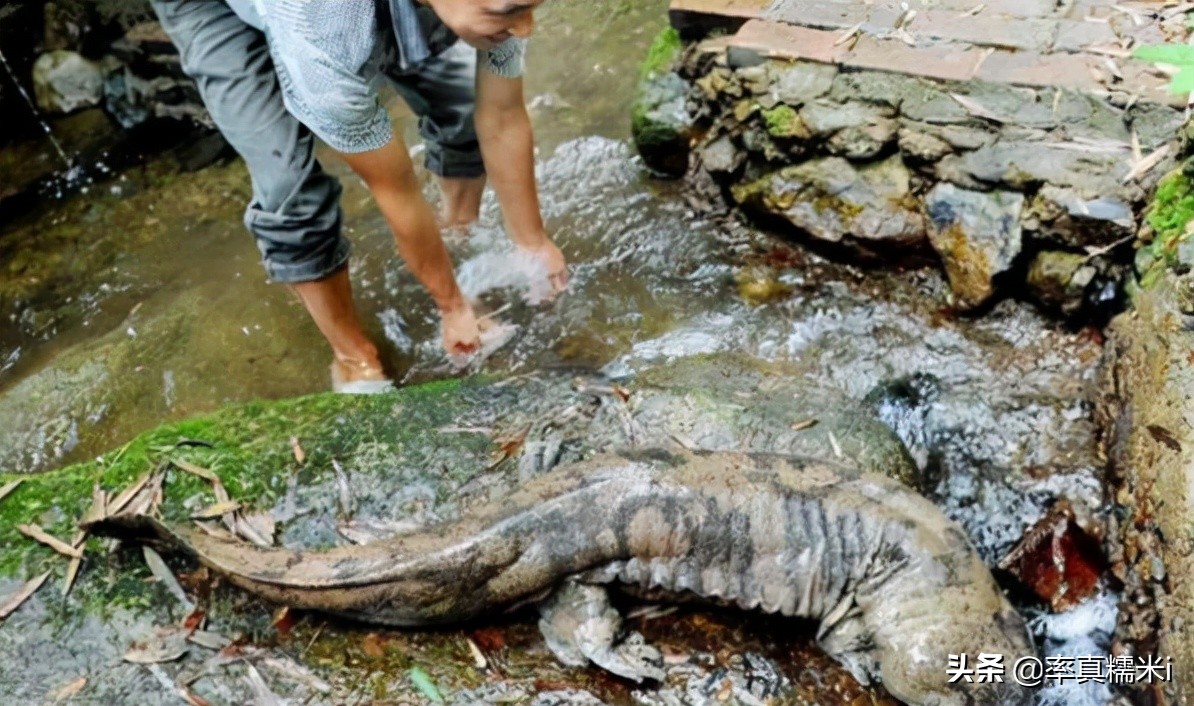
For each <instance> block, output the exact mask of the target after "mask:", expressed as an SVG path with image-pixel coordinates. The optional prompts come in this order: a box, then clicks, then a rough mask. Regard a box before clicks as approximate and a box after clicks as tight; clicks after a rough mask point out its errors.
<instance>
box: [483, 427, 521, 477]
mask: <svg viewBox="0 0 1194 706" xmlns="http://www.w3.org/2000/svg"><path fill="white" fill-rule="evenodd" d="M530 433H531V425H530V424H528V425H526V427H524V428H523V429H522V431H519V432H516V433H515V434H513V435H512V436H507V437H503V438H501V439H495V440H494V441H495V442H496V443H497V445H498V448H497V451H496V452H495V453H494V457H495V459H496V460H495V461H494V462H493V463H491V464H489V470H492V469H494V468H497V467H498V466H500V465H501V464H502V462H503V461H505V460H506V459H508V458H512V457H513V456H516V455H518V452H519V451H522V447H523V445H524V444H526V441H527V434H530Z"/></svg>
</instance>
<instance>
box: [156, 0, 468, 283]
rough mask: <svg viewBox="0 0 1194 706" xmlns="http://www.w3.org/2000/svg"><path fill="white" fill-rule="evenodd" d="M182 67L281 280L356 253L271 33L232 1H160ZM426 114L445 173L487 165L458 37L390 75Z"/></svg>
mask: <svg viewBox="0 0 1194 706" xmlns="http://www.w3.org/2000/svg"><path fill="white" fill-rule="evenodd" d="M152 4H153V7H154V10H155V12H156V13H157V15H158V18H159V19H160V20H161V23H162V28H163V29H164V30H165V31H166V33H167V34H169V35H170V38H171V39H172V40H173V41H174V43H175V45H176V46H177V47H178V50H179V53H180V55H181V58H182V67H183V70H184V71H185V72H186V73H187V75H189V76H191V77H192V78H193V79H194V80H195V83H196V84H197V86H198V89H199V93H200V95H201V96H202V97H203V102H204V105H206V106H207V110H208V112H209V113H211V117H212V120H213V121H214V122H215V124H216V127H218V128H219V130H220V132H221V133H223V135H224V137H225V138H226V139H227V140H228V142H229V143H230V144H231V145H232V146H233V148H235V149H236V151H237V152H238V153H239V154H240V155H241V157H243V158H244V160H245V162H246V164H247V165H248V167H249V175H250V177H251V179H252V182H253V200H252V202H251V203H250V204H249V206H248V208H247V209H246V211H245V226H246V227H247V228H248V229H249V231H250V232H251V233H252V234H253V237H254V238H255V239H256V241H257V246H258V249H260V251H261V259H262V263H263V264H264V265H265V270H266V272H267V273H268V275H269V277H270V279H272V280H273V281H275V282H291V283H293V282H309V281H313V280H318V279H323V278H325V277H327V276H329V275H331V274H332V273H334V272H336V271H337V270H338V269H340V268H341V267H343V266H344V264H345V263H346V262H347V261H348V253H349V243H348V241H347V239H345V238H344V236H343V234H342V233H341V222H342V219H343V214H342V212H341V209H340V193H341V186H340V183H339V181H338V180H337V179H336V178H335V177H334V176H332V175H330V174H328V173H327V172H325V171H324V170H323V168H322V167H321V166H320V164H319V162H318V160H316V159H315V154H314V147H315V144H314V143H315V140H314V137H313V136H312V134H311V131H310V130H308V129H307V128H306V127H305V126H304V125H302V123H300V122H299V121H298V120H297V119H295V118H294V116H292V115H291V114H290V113H289V112H287V110H286V107H285V105H284V104H283V102H282V92H281V89H280V88H279V85H278V78H277V74H276V73H275V72H274V66H273V62H272V61H271V59H270V55H269V48H268V46H267V44H266V39H265V35H264V34H263V33H262V32H261V31H259V30H257V29H256V28H254V27H253V26H252V25H250V24H248V23H246V22H245V21H244V20H242V19H241V18H240V17H239V16H237V14H236V13H235V12H234V11H233V10H232V8H231V7H229V6H228V4H227V3H226V2H224V0H152ZM387 77H388V78H389V79H390V80H392V81H393V83H394V86H395V88H396V89H397V90H398V92H399V94H400V95H401V96H402V97H403V99H404V100H405V101H406V102H407V104H409V105H410V107H411V110H413V111H414V112H415V114H416V115H418V116H419V132H420V134H421V135H422V137H423V140H424V144H425V146H426V165H427V169H428V170H430V171H431V172H433V173H435V174H438V175H439V176H443V177H456V178H467V177H477V176H481V175H482V174H484V173H485V168H484V164H483V163H482V161H481V150H480V147H479V146H478V144H477V136H476V130H475V128H474V126H473V115H474V110H475V89H474V86H475V77H476V52H475V51H473V50H472V49H471V48H469V47H468V46H466V45H464V44H462V43H458V44H456V45H455V46H453V47H452V48H450V49H448V50H446V51H444V52H443V53H441V54H439V55H438V56H436V57H433V58H432V59H430V60H429V61H427V62H425V63H424V64H422V65H421V66H420V67H419V69H418V70H417V71H416V72H414V73H410V74H388V75H387Z"/></svg>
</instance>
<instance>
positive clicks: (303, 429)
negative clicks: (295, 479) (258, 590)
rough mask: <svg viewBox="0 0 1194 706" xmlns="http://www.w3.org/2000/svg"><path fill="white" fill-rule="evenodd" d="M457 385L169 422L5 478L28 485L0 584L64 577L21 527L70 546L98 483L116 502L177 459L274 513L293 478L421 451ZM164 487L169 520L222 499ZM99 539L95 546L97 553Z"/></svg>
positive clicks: (184, 480) (16, 502) (10, 517)
mask: <svg viewBox="0 0 1194 706" xmlns="http://www.w3.org/2000/svg"><path fill="white" fill-rule="evenodd" d="M478 382H480V381H478ZM466 384H470V385H471V384H473V383H466ZM460 387H461V383H460V381H457V380H448V381H443V382H436V383H430V384H427V385H422V386H418V387H410V388H405V389H403V390H400V391H398V392H396V393H394V394H392V395H378V396H350V395H336V394H331V393H326V394H320V395H312V396H309V397H303V398H298V399H294V400H286V401H282V402H256V403H251V404H246V405H241V406H236V407H231V408H228V409H225V410H222V411H220V412H216V413H214V414H210V415H207V416H203V417H198V418H195V419H190V420H186V421H181V422H175V423H171V424H166V425H163V426H161V427H158V428H157V429H154V430H152V431H150V432H147V433H145V434H142V435H141V436H139V437H137V438H136V439H133V440H132V441H130V442H129V443H128V444H126V445H125V446H124V447H122V448H120V449H117V450H115V451H112V452H110V453H108V454H106V455H104V456H102V457H100V458H98V459H96V460H94V461H91V462H87V463H80V464H76V465H73V466H68V467H66V468H63V469H60V470H56V471H50V472H46V473H42V474H38V475H31V476H17V475H12V474H7V475H6V474H0V485H3V484H5V483H7V482H9V481H12V480H16V479H18V478H21V479H23V482H22V484H21V485H20V486H19V487H18V488H17V489H16V490H15V491H13V493H12V494H10V495H9V496H8V497H7V498H5V499H4V500H2V501H0V577H3V576H21V575H24V576H30V575H33V574H36V573H40V572H41V571H45V570H47V569H54V570H55V571H56V572H58V573H59V574H60V575H61V574H62V573H63V572H64V570H65V562H64V561H62V558H61V557H59V556H57V555H55V554H53V553H51V551H50V550H49V549H48V548H46V547H43V546H42V545H40V544H37V543H35V542H33V541H32V540H29V539H28V538H26V537H25V536H23V535H22V534H20V532H19V530H18V529H17V526H18V525H20V524H25V523H36V524H39V525H41V526H42V527H43V528H44V529H46V530H47V531H48V532H50V533H51V534H54V535H56V536H58V537H60V538H62V539H64V540H69V539H70V538H71V536H72V535H73V534H74V532H75V523H76V521H77V519H78V518H79V517H80V516H82V514H83V513H84V512H85V511H86V509H87V508H88V506H89V505H90V503H91V493H92V487H93V485H95V484H97V483H98V484H99V486H100V487H101V488H103V489H105V490H107V491H108V492H109V493H111V494H113V495H114V494H115V493H118V492H119V491H120V490H121V489H123V488H125V487H127V486H129V485H130V484H131V483H133V482H135V481H136V480H137V479H138V478H139V477H141V476H142V475H144V474H145V473H148V472H150V471H153V470H154V469H158V468H166V467H167V466H168V463H169V460H170V459H171V458H182V459H185V460H188V461H190V462H192V463H195V464H198V465H200V466H203V467H205V468H209V469H211V470H212V471H214V472H215V473H216V474H217V475H219V476H220V479H221V480H222V481H223V483H224V485H225V486H226V487H227V488H228V492H229V493H230V494H231V495H232V496H233V497H235V498H237V499H238V500H240V501H241V502H242V503H245V504H247V505H249V506H252V507H257V508H262V509H264V508H268V507H271V506H272V505H273V504H274V503H275V502H276V501H277V499H278V498H279V497H281V496H282V495H283V494H284V493H285V490H286V483H287V479H288V476H289V475H290V473H292V472H295V471H300V473H301V475H300V480H301V481H305V482H310V481H314V480H318V479H319V478H321V477H322V476H324V475H326V474H328V473H332V470H331V459H332V458H334V457H337V456H340V457H343V455H345V454H349V453H351V452H352V451H353V450H355V449H358V448H360V447H362V446H363V445H365V444H369V443H372V442H382V443H386V444H390V445H393V446H401V447H404V448H405V447H413V446H416V445H417V444H415V443H414V442H416V437H417V436H418V435H419V434H420V433H421V432H423V431H425V430H426V429H428V428H435V427H436V426H440V425H443V424H447V423H448V422H450V421H451V419H452V416H453V415H454V414H456V413H457V412H458V410H459V407H460V402H459V401H458V398H459V395H458V394H456V393H457V392H458V391H459V389H460ZM408 410H409V411H408ZM404 414H408V415H410V416H412V417H414V416H416V415H417V416H418V422H417V423H411V424H404V423H401V422H399V421H398V418H399V417H400V416H401V415H404ZM292 436H294V437H297V438H298V439H299V440H300V442H301V444H302V446H303V448H304V450H305V452H306V460H305V463H304V464H303V466H302V468H301V469H300V468H299V464H298V463H297V462H296V461H295V459H294V453H293V450H292V449H291V446H290V444H289V439H290V437H292ZM476 443H479V444H485V443H488V440H487V439H482V440H480V441H478V442H476ZM166 484H167V492H166V493H165V496H166V497H165V502H164V503H163V505H162V513H163V515H164V516H165V517H166V519H168V520H175V521H177V520H182V519H185V518H186V517H187V515H188V514H189V513H190V511H191V509H193V508H194V506H195V505H196V503H197V502H198V503H202V504H207V503H211V502H214V500H215V499H214V497H213V496H212V495H211V488H210V485H209V484H208V483H207V482H206V481H204V480H202V479H200V478H197V477H195V476H192V475H190V474H188V473H184V472H182V471H178V470H170V471H168V475H167V479H166ZM197 496H198V497H197ZM188 500H190V501H191V502H190V504H186V501H188ZM95 541H96V542H97V544H96V545H95V546H94V547H93V549H99V545H98V540H95Z"/></svg>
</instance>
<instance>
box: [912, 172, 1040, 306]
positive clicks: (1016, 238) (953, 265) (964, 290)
mask: <svg viewBox="0 0 1194 706" xmlns="http://www.w3.org/2000/svg"><path fill="white" fill-rule="evenodd" d="M1023 205H1024V196H1023V195H1022V194H1018V193H1014V192H979V191H969V190H967V189H961V188H958V187H956V186H954V185H953V184H946V183H942V184H938V185H937V186H935V187H934V188H933V190H932V191H930V192H929V193H928V194H926V195H925V210H926V211H928V214H929V220H930V222H931V226H930V228H929V240H930V242H932V244H933V248H934V249H935V250H936V251H937V253H938V254H940V255H941V259H942V261H943V262H944V263H945V272H946V274H947V275H948V276H949V285H950V288H951V289H952V290H953V293H954V296H955V297H956V299H957V303H958V304H959V305H960V306H961V307H962V308H973V307H976V306H979V305H981V304H983V303H984V302H986V301H987V300H988V299H990V298H991V296H992V295H993V294H994V293H995V278H996V276H998V275H999V274H1001V273H1003V272H1006V271H1007V270H1009V269H1011V266H1012V262H1013V261H1014V260H1015V259H1016V256H1017V255H1019V254H1020V248H1021V246H1022V242H1021V231H1020V211H1021V209H1022V208H1023Z"/></svg>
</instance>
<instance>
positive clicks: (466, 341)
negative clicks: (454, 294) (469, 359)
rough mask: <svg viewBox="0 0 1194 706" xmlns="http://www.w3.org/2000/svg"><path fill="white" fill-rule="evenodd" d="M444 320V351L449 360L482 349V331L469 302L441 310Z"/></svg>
mask: <svg viewBox="0 0 1194 706" xmlns="http://www.w3.org/2000/svg"><path fill="white" fill-rule="evenodd" d="M439 315H440V317H441V319H442V320H443V336H444V350H445V351H447V353H448V357H449V358H460V357H463V356H467V355H470V354H472V353H474V352H476V351H477V349H479V348H480V347H481V329H480V327H479V326H478V324H477V316H476V315H475V314H474V313H473V307H472V306H471V305H469V303H468V302H467V301H463V302H462V303H461V304H460V305H459V306H457V307H455V308H451V309H440V312H439Z"/></svg>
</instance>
